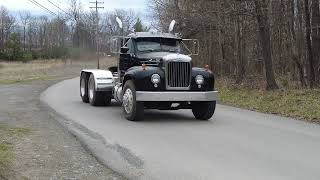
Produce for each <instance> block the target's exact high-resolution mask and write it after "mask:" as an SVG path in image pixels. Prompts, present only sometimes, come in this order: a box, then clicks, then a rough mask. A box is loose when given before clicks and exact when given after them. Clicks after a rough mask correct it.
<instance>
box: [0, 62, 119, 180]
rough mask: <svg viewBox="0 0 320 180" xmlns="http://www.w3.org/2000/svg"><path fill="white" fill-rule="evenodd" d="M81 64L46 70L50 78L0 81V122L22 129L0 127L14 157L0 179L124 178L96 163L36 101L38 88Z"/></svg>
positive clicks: (1, 139)
mask: <svg viewBox="0 0 320 180" xmlns="http://www.w3.org/2000/svg"><path fill="white" fill-rule="evenodd" d="M81 68H83V66H81V65H79V64H77V65H65V66H61V67H58V68H55V69H52V70H50V71H48V72H47V74H49V75H50V76H51V75H55V77H56V78H54V79H51V80H38V81H33V82H28V83H22V84H10V85H0V125H1V126H3V127H6V128H8V129H10V128H11V130H12V129H14V128H15V129H18V130H25V131H22V132H23V133H19V132H20V131H19V132H18V131H17V132H18V133H16V134H15V135H12V133H7V134H5V133H4V132H5V131H1V133H2V134H1V137H0V142H2V143H3V142H5V143H6V144H8V145H9V146H10V147H12V149H13V150H12V151H13V154H14V158H13V159H14V161H13V163H12V164H11V165H10V168H9V169H7V171H5V172H3V174H2V177H1V176H0V179H1V178H2V179H112V180H114V179H124V178H122V177H121V176H120V175H118V174H116V173H114V172H113V171H112V170H110V169H108V168H107V167H105V166H103V165H102V164H101V163H99V162H98V161H97V160H96V159H95V158H94V157H93V156H92V155H91V154H90V153H89V152H88V151H87V150H86V149H85V148H84V147H83V146H82V145H81V144H80V142H79V141H78V140H77V139H76V138H75V137H74V136H73V135H71V134H70V133H69V132H68V131H67V130H66V129H65V128H64V127H63V126H62V125H61V124H60V123H59V122H58V121H57V116H55V115H54V114H53V113H52V112H50V111H49V110H48V109H47V107H46V106H44V105H43V104H42V103H41V102H40V99H39V96H40V94H41V92H42V91H44V90H45V89H46V88H47V87H49V86H50V85H52V84H55V83H57V82H58V81H60V80H62V79H67V78H71V77H75V76H77V75H78V74H79V70H80V69H81ZM8 132H11V131H8Z"/></svg>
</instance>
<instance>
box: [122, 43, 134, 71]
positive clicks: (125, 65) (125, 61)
mask: <svg viewBox="0 0 320 180" xmlns="http://www.w3.org/2000/svg"><path fill="white" fill-rule="evenodd" d="M121 51H122V52H121V53H120V61H119V69H120V72H121V76H123V75H124V73H125V72H126V71H127V70H128V69H129V68H131V67H132V64H133V62H132V52H133V49H132V40H131V39H129V40H128V41H127V43H126V44H125V45H124V46H123V48H122V50H121ZM125 51H126V52H125Z"/></svg>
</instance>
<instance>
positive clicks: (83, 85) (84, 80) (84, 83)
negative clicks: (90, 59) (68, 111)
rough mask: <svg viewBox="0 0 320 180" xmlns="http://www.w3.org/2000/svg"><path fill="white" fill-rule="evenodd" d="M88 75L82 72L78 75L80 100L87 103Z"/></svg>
mask: <svg viewBox="0 0 320 180" xmlns="http://www.w3.org/2000/svg"><path fill="white" fill-rule="evenodd" d="M88 79H89V77H88V75H87V74H86V73H82V74H81V77H80V97H81V99H82V102H84V103H89V96H88Z"/></svg>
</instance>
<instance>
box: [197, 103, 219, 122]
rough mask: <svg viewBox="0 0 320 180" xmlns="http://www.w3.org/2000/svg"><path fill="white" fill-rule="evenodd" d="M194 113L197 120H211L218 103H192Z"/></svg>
mask: <svg viewBox="0 0 320 180" xmlns="http://www.w3.org/2000/svg"><path fill="white" fill-rule="evenodd" d="M191 106H192V113H193V115H194V117H195V118H196V119H199V120H209V119H210V118H211V117H212V116H213V114H214V111H215V109H216V101H209V102H192V103H191Z"/></svg>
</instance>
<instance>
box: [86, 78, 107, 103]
mask: <svg viewBox="0 0 320 180" xmlns="http://www.w3.org/2000/svg"><path fill="white" fill-rule="evenodd" d="M95 86H96V85H95V80H94V76H93V74H91V75H90V78H89V82H88V98H89V103H90V104H91V105H92V106H108V105H110V103H111V96H109V95H108V94H107V92H103V91H96V87H95Z"/></svg>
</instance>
